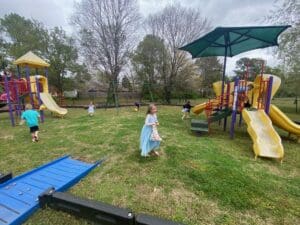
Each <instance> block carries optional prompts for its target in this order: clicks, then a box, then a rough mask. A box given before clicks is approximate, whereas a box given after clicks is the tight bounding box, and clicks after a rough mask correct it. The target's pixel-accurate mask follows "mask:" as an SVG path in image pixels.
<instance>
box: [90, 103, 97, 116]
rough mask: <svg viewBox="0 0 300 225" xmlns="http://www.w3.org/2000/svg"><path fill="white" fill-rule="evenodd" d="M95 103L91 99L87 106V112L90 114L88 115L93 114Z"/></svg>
mask: <svg viewBox="0 0 300 225" xmlns="http://www.w3.org/2000/svg"><path fill="white" fill-rule="evenodd" d="M95 108H96V107H95V105H94V103H93V102H92V101H91V102H90V104H89V107H88V114H89V115H90V116H93V115H94V113H95Z"/></svg>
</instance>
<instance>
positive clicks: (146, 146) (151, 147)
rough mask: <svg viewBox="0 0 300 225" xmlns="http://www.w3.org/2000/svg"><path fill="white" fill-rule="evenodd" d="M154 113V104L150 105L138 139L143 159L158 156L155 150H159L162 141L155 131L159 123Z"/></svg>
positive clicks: (155, 109) (155, 111) (155, 110)
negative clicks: (151, 155)
mask: <svg viewBox="0 0 300 225" xmlns="http://www.w3.org/2000/svg"><path fill="white" fill-rule="evenodd" d="M156 113H157V108H156V106H155V105H154V104H150V105H149V107H148V110H147V116H146V120H145V124H144V126H143V129H142V132H141V138H140V150H141V155H142V156H144V157H147V156H149V154H154V155H156V156H159V153H158V152H157V149H158V148H159V145H160V142H161V140H162V139H161V137H160V136H159V134H158V130H157V126H158V125H159V123H158V120H157V115H156Z"/></svg>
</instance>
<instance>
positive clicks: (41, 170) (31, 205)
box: [0, 156, 183, 225]
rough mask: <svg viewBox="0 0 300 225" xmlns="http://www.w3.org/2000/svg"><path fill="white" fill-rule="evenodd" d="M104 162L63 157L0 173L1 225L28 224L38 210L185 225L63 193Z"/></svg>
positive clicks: (98, 219) (112, 222)
mask: <svg viewBox="0 0 300 225" xmlns="http://www.w3.org/2000/svg"><path fill="white" fill-rule="evenodd" d="M103 161H104V160H100V161H96V162H94V163H86V162H82V161H80V160H76V159H73V158H71V157H70V156H64V157H61V158H58V159H56V160H54V161H52V162H49V163H47V164H45V165H43V166H40V167H38V168H36V169H33V170H31V171H29V172H27V173H24V174H22V175H19V176H17V177H15V178H13V176H12V173H8V174H1V173H0V225H18V224H22V223H23V222H25V221H26V220H27V219H28V218H29V217H30V216H31V215H32V214H33V213H34V212H36V211H37V210H38V209H39V208H42V209H45V208H46V207H48V208H52V209H54V210H60V211H64V212H67V213H71V214H73V215H74V216H76V217H82V218H84V219H87V220H89V221H93V222H95V223H97V224H107V225H120V224H122V225H183V224H179V223H176V222H172V221H169V220H165V219H161V218H158V217H154V216H150V215H145V214H137V215H136V214H134V213H133V212H132V210H130V209H125V208H120V207H115V206H112V205H109V204H106V203H102V202H98V201H92V200H87V199H83V198H78V197H76V196H74V195H72V194H68V193H64V191H66V190H68V189H69V188H70V187H72V186H73V185H75V184H76V183H78V182H79V181H80V180H81V179H82V178H84V177H85V176H86V175H88V173H89V172H90V171H92V170H93V169H95V168H96V167H97V166H99V165H101V164H102V162H103Z"/></svg>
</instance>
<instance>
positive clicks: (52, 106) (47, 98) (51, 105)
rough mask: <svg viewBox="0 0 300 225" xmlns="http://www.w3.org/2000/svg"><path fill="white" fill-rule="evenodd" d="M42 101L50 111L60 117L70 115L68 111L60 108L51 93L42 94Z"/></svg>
mask: <svg viewBox="0 0 300 225" xmlns="http://www.w3.org/2000/svg"><path fill="white" fill-rule="evenodd" d="M40 96H41V100H42V102H43V104H44V105H45V106H46V108H47V109H48V110H50V111H51V112H53V113H55V114H57V115H59V116H64V115H66V114H67V113H68V110H67V109H64V108H61V107H59V106H58V105H57V104H56V102H55V101H54V100H53V98H52V96H51V95H50V94H49V93H40Z"/></svg>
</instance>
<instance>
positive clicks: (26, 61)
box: [14, 51, 50, 68]
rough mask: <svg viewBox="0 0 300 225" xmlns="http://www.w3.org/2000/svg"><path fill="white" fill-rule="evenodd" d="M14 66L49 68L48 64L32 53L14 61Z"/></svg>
mask: <svg viewBox="0 0 300 225" xmlns="http://www.w3.org/2000/svg"><path fill="white" fill-rule="evenodd" d="M14 64H15V65H18V66H25V65H28V66H29V67H33V68H39V67H49V66H50V64H49V63H47V62H45V61H44V60H43V59H41V58H40V57H38V56H37V55H36V54H34V53H33V52H32V51H29V52H27V53H26V54H25V55H23V56H21V57H20V58H18V59H17V60H16V61H14Z"/></svg>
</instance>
